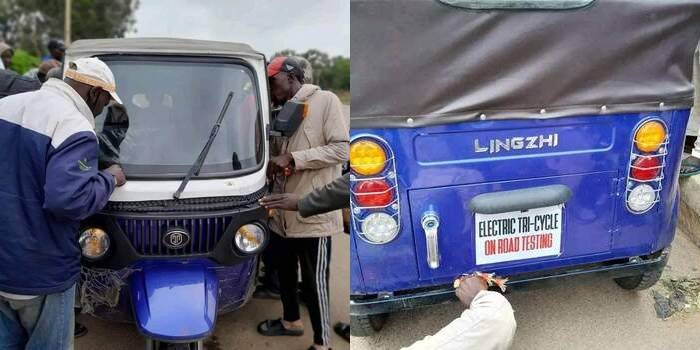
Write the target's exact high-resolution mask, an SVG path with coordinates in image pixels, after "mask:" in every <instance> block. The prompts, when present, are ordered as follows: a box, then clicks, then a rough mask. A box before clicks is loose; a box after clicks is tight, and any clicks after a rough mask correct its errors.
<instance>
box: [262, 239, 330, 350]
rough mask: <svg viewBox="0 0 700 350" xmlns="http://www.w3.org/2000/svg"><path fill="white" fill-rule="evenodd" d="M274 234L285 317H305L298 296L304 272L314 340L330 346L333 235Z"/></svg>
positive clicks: (303, 289)
mask: <svg viewBox="0 0 700 350" xmlns="http://www.w3.org/2000/svg"><path fill="white" fill-rule="evenodd" d="M271 236H272V238H271V240H270V250H271V252H270V253H273V254H275V255H277V256H276V257H275V259H274V260H275V261H276V263H277V264H278V273H279V281H280V296H281V299H282V307H283V308H284V320H285V321H296V320H298V319H300V318H301V316H300V314H299V297H298V295H297V290H298V283H299V282H298V281H299V278H298V271H301V294H302V297H303V298H304V304H306V308H307V309H308V310H309V318H311V326H312V328H313V331H314V343H316V344H317V345H325V346H330V339H331V320H330V310H329V307H330V305H329V295H328V271H329V267H328V265H329V264H330V260H331V238H330V237H321V238H282V237H280V236H278V235H276V234H272V235H271ZM297 266H299V268H297Z"/></svg>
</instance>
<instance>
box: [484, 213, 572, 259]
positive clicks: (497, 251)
mask: <svg viewBox="0 0 700 350" xmlns="http://www.w3.org/2000/svg"><path fill="white" fill-rule="evenodd" d="M561 227H562V206H561V205H555V206H552V207H545V208H536V209H530V210H527V211H522V212H521V211H514V212H509V213H498V214H479V213H476V215H475V219H474V247H475V249H476V265H484V264H491V263H497V262H503V261H512V260H522V259H531V258H537V257H542V256H552V255H559V254H560V252H561Z"/></svg>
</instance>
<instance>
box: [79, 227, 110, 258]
mask: <svg viewBox="0 0 700 350" xmlns="http://www.w3.org/2000/svg"><path fill="white" fill-rule="evenodd" d="M78 243H79V244H80V250H81V251H82V253H83V257H85V258H87V259H89V260H98V259H101V258H102V257H104V256H105V254H107V251H108V250H109V243H110V242H109V235H107V232H105V231H104V230H102V229H99V228H89V229H87V230H84V231H83V232H82V233H80V238H79V239H78Z"/></svg>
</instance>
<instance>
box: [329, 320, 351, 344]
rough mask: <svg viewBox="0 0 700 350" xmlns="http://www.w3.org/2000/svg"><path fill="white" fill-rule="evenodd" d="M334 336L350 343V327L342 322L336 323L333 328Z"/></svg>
mask: <svg viewBox="0 0 700 350" xmlns="http://www.w3.org/2000/svg"><path fill="white" fill-rule="evenodd" d="M333 330H334V331H335V334H337V335H338V336H340V337H341V338H343V339H345V341H347V342H348V343H349V342H350V325H349V324H347V323H343V322H338V323H336V324H335V326H333Z"/></svg>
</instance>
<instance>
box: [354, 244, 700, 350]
mask: <svg viewBox="0 0 700 350" xmlns="http://www.w3.org/2000/svg"><path fill="white" fill-rule="evenodd" d="M699 269H700V249H698V247H696V246H695V245H693V244H692V243H691V242H690V241H689V240H688V238H687V237H686V235H685V234H684V233H681V232H678V233H677V234H676V239H675V241H674V243H673V250H672V252H671V257H670V260H669V263H668V266H667V267H666V270H665V271H664V276H663V278H667V277H669V276H674V277H680V276H690V277H697V276H700V272H699ZM508 299H509V300H510V302H511V303H512V305H513V309H514V310H515V318H516V320H517V322H518V329H517V332H516V336H515V341H514V345H513V349H515V350H520V349H522V350H525V349H527V350H531V349H549V350H554V349H567V350H575V349H586V350H588V349H606V350H610V349H640V350H643V349H678V350H685V349H688V350H691V349H700V332H698V328H699V327H700V313H694V314H687V315H681V316H680V317H679V316H674V318H671V319H669V320H666V321H663V320H660V319H658V318H656V313H655V312H654V307H653V299H652V297H651V292H650V291H643V292H629V291H626V290H622V289H620V288H619V287H618V286H617V285H616V284H615V282H613V281H612V280H610V279H607V278H605V277H603V276H584V277H576V278H566V279H563V280H559V281H556V282H547V283H539V284H536V285H530V286H529V287H528V289H526V290H514V291H513V292H512V293H510V294H509V295H508ZM461 310H462V308H461V306H460V305H459V304H457V303H454V304H448V305H441V306H437V307H432V308H427V309H421V310H412V311H407V312H402V313H399V314H394V315H392V316H391V317H390V318H389V321H388V322H387V325H386V326H385V328H384V329H383V330H382V331H381V332H380V333H379V334H378V335H377V336H374V337H369V338H353V339H352V341H351V346H352V349H353V350H369V349H373V350H374V349H399V348H401V347H402V346H407V345H410V344H411V343H413V342H414V341H416V340H419V339H421V338H422V337H424V336H425V335H428V334H432V333H435V332H437V331H438V330H439V329H440V328H441V327H442V326H444V325H445V324H447V323H449V322H450V321H451V320H453V319H455V318H456V317H458V315H459V314H460V312H461Z"/></svg>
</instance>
